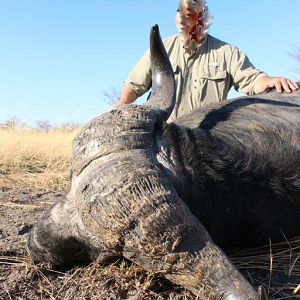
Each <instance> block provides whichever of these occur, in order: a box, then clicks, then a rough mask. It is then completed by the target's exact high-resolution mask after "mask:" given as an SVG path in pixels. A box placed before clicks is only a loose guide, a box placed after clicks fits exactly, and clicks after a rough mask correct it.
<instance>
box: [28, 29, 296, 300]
mask: <svg viewBox="0 0 300 300" xmlns="http://www.w3.org/2000/svg"><path fill="white" fill-rule="evenodd" d="M150 51H151V63H152V66H151V68H152V85H153V92H152V95H151V97H150V99H149V101H147V102H146V103H145V104H144V105H140V106H139V105H125V106H123V107H120V108H118V109H115V110H112V111H110V112H108V113H105V114H103V115H101V116H99V117H97V118H95V119H94V120H92V121H91V122H90V123H89V124H87V125H86V126H85V127H84V128H83V129H82V131H81V132H80V133H79V134H78V136H77V137H76V138H75V140H74V145H73V167H72V181H71V188H70V191H69V193H68V195H67V197H66V199H65V201H59V202H57V203H56V204H54V205H53V206H52V207H51V209H50V210H49V211H48V212H47V213H46V215H45V216H44V217H42V218H41V219H40V220H39V221H38V223H37V224H36V225H35V226H34V227H33V229H32V231H31V232H30V234H29V239H28V248H29V251H30V252H31V255H32V257H33V259H34V260H35V261H49V262H51V263H53V264H56V265H71V264H75V263H82V262H89V261H92V260H94V259H96V258H97V259H99V260H100V261H106V260H107V259H109V258H111V257H114V256H120V255H121V256H123V257H125V258H127V259H129V260H131V261H133V262H135V263H137V264H139V265H141V266H142V267H143V268H145V269H147V270H150V271H152V272H157V273H160V274H161V275H163V276H165V277H166V278H168V279H169V280H170V281H172V282H174V283H176V284H179V285H182V286H183V287H185V288H187V289H189V290H190V291H192V292H193V293H194V294H195V295H197V296H198V298H199V299H226V300H237V299H240V300H245V299H251V300H254V299H266V296H265V295H264V293H263V290H262V289H260V291H259V292H256V291H255V290H254V288H253V287H252V286H251V285H250V284H249V283H248V282H247V281H246V280H245V279H244V277H243V276H242V275H241V274H240V273H239V272H238V270H237V269H236V268H235V266H234V265H233V264H232V263H231V262H230V261H229V259H228V258H227V256H226V254H225V252H226V249H228V248H231V247H235V246H256V245H259V244H263V243H266V242H268V241H269V239H270V240H271V241H272V242H275V241H279V240H281V239H283V236H285V237H291V236H294V235H297V234H299V233H300V92H299V91H298V92H294V93H292V94H278V93H269V94H264V95H256V96H253V97H245V98H239V99H236V100H233V101H228V102H224V103H222V104H216V105H214V106H211V107H208V108H203V109H201V110H197V111H195V112H193V113H191V114H189V115H186V116H185V117H183V118H181V119H179V120H178V121H177V122H176V123H171V124H167V123H166V120H167V118H168V116H169V115H170V112H171V111H172V108H173V105H174V101H175V99H174V95H175V83H174V77H173V71H172V67H171V65H170V62H169V60H168V56H167V54H166V52H165V49H164V46H163V44H162V42H161V39H160V36H159V31H158V26H154V27H153V28H152V31H151V38H150ZM221 249H222V250H221ZM223 251H225V252H223Z"/></svg>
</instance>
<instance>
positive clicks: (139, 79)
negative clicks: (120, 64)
mask: <svg viewBox="0 0 300 300" xmlns="http://www.w3.org/2000/svg"><path fill="white" fill-rule="evenodd" d="M151 84H152V79H151V64H150V51H149V50H148V51H147V52H146V53H145V54H144V55H143V57H142V58H141V59H140V60H139V62H138V63H137V64H136V65H135V67H134V68H133V70H132V71H131V73H130V74H129V76H128V78H127V79H126V81H125V82H124V85H125V86H127V87H129V88H130V89H132V90H133V91H134V92H135V93H136V94H137V95H138V96H139V97H140V96H142V95H143V94H144V93H146V92H147V91H148V90H149V89H150V87H151Z"/></svg>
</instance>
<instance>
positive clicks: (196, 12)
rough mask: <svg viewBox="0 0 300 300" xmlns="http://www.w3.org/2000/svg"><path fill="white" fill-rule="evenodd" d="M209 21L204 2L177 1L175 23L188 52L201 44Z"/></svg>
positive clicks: (201, 0)
mask: <svg viewBox="0 0 300 300" xmlns="http://www.w3.org/2000/svg"><path fill="white" fill-rule="evenodd" d="M211 20H212V18H211V15H210V13H209V11H208V5H207V3H206V0H181V1H179V5H178V9H177V15H176V23H177V27H178V29H179V30H180V33H181V39H182V42H183V47H184V48H185V49H186V50H187V51H188V52H190V51H191V50H192V49H194V48H195V47H197V45H199V44H201V43H202V42H203V40H204V38H205V36H206V35H207V33H208V29H209V26H210V24H211Z"/></svg>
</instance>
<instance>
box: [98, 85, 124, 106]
mask: <svg viewBox="0 0 300 300" xmlns="http://www.w3.org/2000/svg"><path fill="white" fill-rule="evenodd" d="M121 93H122V91H121V89H120V88H116V87H109V88H108V89H106V90H103V91H102V95H103V96H104V101H105V102H106V103H107V104H109V105H110V106H112V105H114V104H116V103H117V102H118V101H119V99H120V97H121Z"/></svg>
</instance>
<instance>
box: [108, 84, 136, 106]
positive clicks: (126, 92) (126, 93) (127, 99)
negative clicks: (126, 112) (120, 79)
mask: <svg viewBox="0 0 300 300" xmlns="http://www.w3.org/2000/svg"><path fill="white" fill-rule="evenodd" d="M137 98H138V95H137V93H136V92H134V91H133V90H132V89H131V88H129V87H127V86H124V89H123V92H122V95H121V97H120V100H119V101H118V102H117V103H116V104H115V105H114V108H116V107H118V106H122V105H124V104H130V103H132V102H134V101H135V100H136V99H137Z"/></svg>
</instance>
